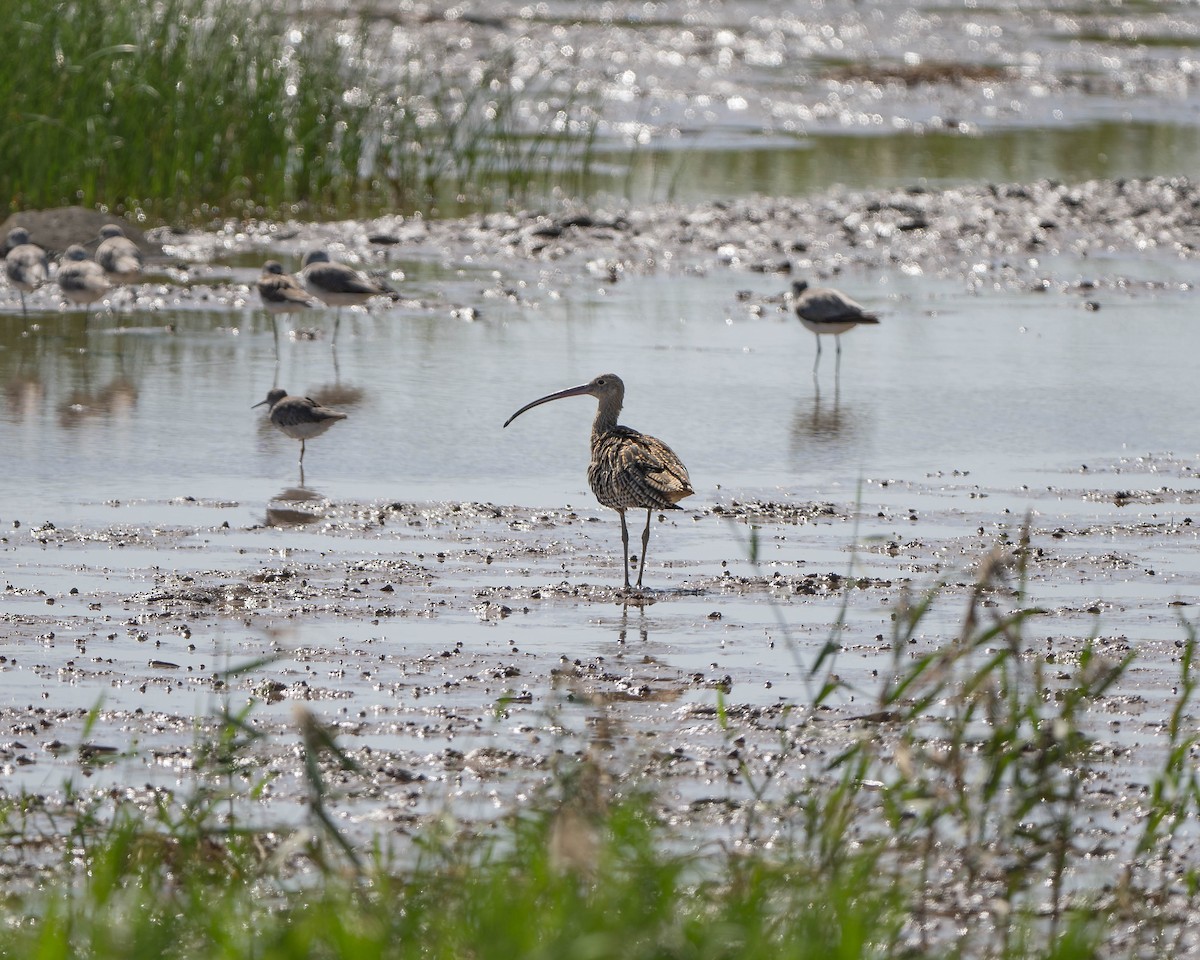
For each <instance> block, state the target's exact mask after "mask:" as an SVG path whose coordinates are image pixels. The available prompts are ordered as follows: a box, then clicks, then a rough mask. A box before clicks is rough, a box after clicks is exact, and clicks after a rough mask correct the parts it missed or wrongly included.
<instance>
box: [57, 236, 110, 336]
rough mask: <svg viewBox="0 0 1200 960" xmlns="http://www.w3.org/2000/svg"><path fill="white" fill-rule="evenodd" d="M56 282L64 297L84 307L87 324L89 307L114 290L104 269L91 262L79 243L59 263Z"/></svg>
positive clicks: (70, 248)
mask: <svg viewBox="0 0 1200 960" xmlns="http://www.w3.org/2000/svg"><path fill="white" fill-rule="evenodd" d="M55 280H57V281H58V286H59V289H60V290H62V293H63V296H64V297H66V298H67V299H68V300H70V301H71V302H72V303H73V304H75V306H77V307H79V306H81V307H83V319H84V322H85V323H86V322H87V313H88V305H89V304H92V303H95V302H96V301H97V300H99V299H100V298H101V297H103V296H104V295H105V294H106V293H108V291H109V290H110V289H112V287H111V285H110V284H109V282H108V278H107V277H106V276H105V275H104V268H103V267H102V266H100V264H98V263H97V262H96V261H95V260H89V259H88V255H87V251H86V250H84V249H83V247H81V246H80V245H79V244H77V243H73V244H71V246H69V247H67V252H66V253H64V254H63V256H62V260H61V261H60V262H59V266H58V273H57V274H56V275H55Z"/></svg>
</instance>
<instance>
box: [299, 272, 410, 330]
mask: <svg viewBox="0 0 1200 960" xmlns="http://www.w3.org/2000/svg"><path fill="white" fill-rule="evenodd" d="M300 282H301V283H302V284H303V285H304V289H305V290H307V291H308V292H309V293H311V294H312V295H313V296H314V297H316V298H317V299H319V300H320V301H321V302H322V303H325V304H328V305H329V306H331V307H334V308H336V309H337V315H336V317H335V318H334V321H333V341H334V342H335V343H336V342H337V334H338V326H339V325H340V324H341V322H342V307H357V306H361V305H362V304H365V303H366V302H367V301H368V300H370V299H371V298H372V297H390V298H391V299H393V300H395V299H397V296H396V292H395V291H394V290H389V289H388V288H387V287H385V286H383V285H382V284H380V283H378V282H376V281H375V280H372V279H371V278H370V277H366V276H363V275H362V274H361V273H359V272H358V271H357V270H355V269H354V268H353V267H349V266H347V265H346V264H344V263H338V262H337V261H336V260H330V259H329V254H328V253H326V252H325V251H324V250H310V251H309V252H308V253H306V254H305V255H304V263H303V266H302V267H301V269H300Z"/></svg>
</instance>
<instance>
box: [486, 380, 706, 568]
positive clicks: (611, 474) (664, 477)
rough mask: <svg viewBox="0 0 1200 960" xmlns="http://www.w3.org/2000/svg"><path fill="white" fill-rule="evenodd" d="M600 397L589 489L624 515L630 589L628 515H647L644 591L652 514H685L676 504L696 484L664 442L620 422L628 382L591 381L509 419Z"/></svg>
mask: <svg viewBox="0 0 1200 960" xmlns="http://www.w3.org/2000/svg"><path fill="white" fill-rule="evenodd" d="M582 396H589V397H595V398H596V399H597V400H598V401H599V407H598V408H597V410H596V419H595V420H594V421H593V423H592V462H591V463H590V464H589V465H588V485H589V486H591V488H592V493H594V494H595V495H596V499H597V500H599V501H600V503H601V504H602V505H603V506H606V507H611V508H612V509H613V510H616V511H617V513H619V514H620V515H621V547H622V554H621V565H622V567H624V569H625V589H626V590H629V528H628V526H626V524H625V511H626V510H633V509H643V510H645V511H646V528H645V529H644V530H643V531H642V556H641V560H640V562H639V564H638V578H637V585H638V589H639V590H640V589H641V587H642V573H643V571H644V570H645V569H646V549H647V547H648V546H649V544H650V515H651V514H652V513H653V511H655V510H681V509H683V508H682V507H679V506H676V504H677V503H678V502H679V501H680V500H682V499H683V498H684V497H690V496H691V495H692V494H693V493H694V492H695V491H694V490H692V483H691V480H689V479H688V472H687V467H685V466H684V465H683V462H682V461H681V460H680V459H679V457H677V456H676V455H675V454H674V452H672V450H671V448H670V447H668V446H667V445H666V444H665V443H663V442H662V441H661V440H659V439H657V438H655V437H651V436H647V435H646V434H644V433H639V432H638V431H637V430H633V429H631V428H629V427H623V426H621V425H620V424H619V423H617V417H618V416H619V415H620V413H621V404H622V403H623V402H624V400H625V384H624V383H622V382H621V378H620V377H618V376H617V375H616V374H615V373H605V374H601V375H600V376H598V377H596V379H595V380H593V381H591V383H584V384H581V385H580V386H578V387H571V388H570V389H569V390H560V391H559V392H558V393H552V394H550V395H549V396H546V397H542V398H541V399H540V400H534V401H533V402H532V403H527V404H525V406H523V407H522V408H521V409H520V410H518V411H517V412H516V413H514V414H513V415H512V416H511V417H509V418H508V419H507V420H506V421H505V422H504V425H505V426H506V427H507V426H508V425H509V424H510V423H512V422H513V421H514V420H516V419H517V417H519V416H520V415H521V414H523V413H524V412H525V411H526V410H531V409H533V408H534V407H536V406H539V405H540V404H543V403H549V402H550V401H551V400H562V399H564V398H565V397H582Z"/></svg>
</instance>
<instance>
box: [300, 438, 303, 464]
mask: <svg viewBox="0 0 1200 960" xmlns="http://www.w3.org/2000/svg"><path fill="white" fill-rule="evenodd" d="M300 466H301V467H303V466H304V441H303V440H301V441H300Z"/></svg>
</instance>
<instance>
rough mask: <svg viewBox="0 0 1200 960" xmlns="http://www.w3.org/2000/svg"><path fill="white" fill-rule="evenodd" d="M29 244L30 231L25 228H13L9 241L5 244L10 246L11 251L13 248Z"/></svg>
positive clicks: (9, 233) (9, 234)
mask: <svg viewBox="0 0 1200 960" xmlns="http://www.w3.org/2000/svg"><path fill="white" fill-rule="evenodd" d="M28 242H29V231H28V230H26V229H25V228H24V227H13V228H12V229H11V230H9V231H8V239H7V240H6V241H5V243H6V244H7V245H8V249H9V250H11V249H12V248H13V247H19V246H21V245H22V244H26V243H28Z"/></svg>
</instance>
